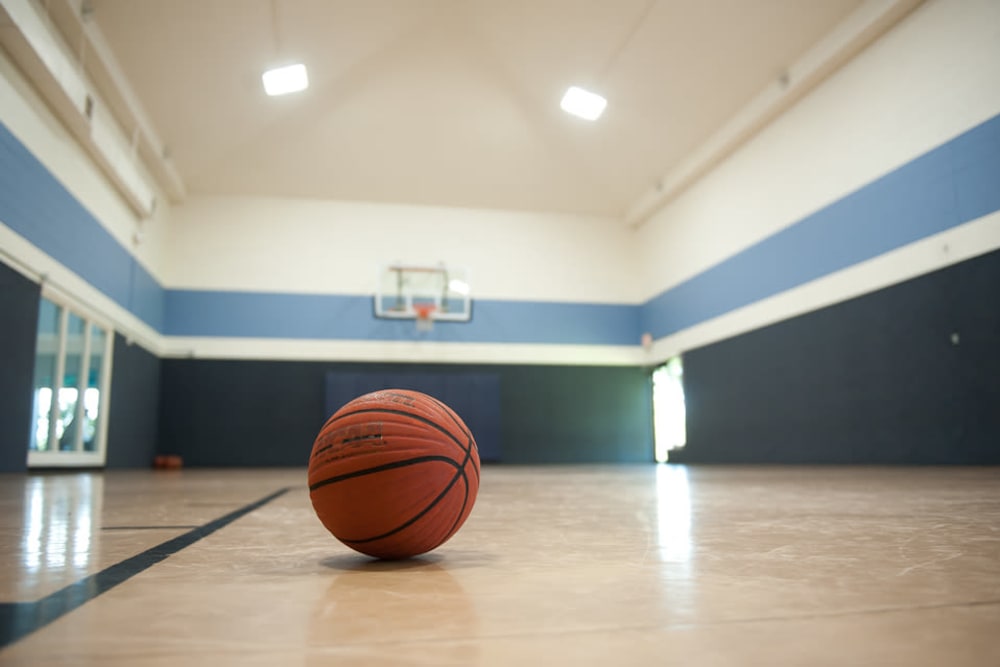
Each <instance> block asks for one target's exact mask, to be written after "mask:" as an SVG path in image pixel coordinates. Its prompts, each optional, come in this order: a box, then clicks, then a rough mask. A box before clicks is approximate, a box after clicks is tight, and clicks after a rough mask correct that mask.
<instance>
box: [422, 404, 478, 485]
mask: <svg viewBox="0 0 1000 667" xmlns="http://www.w3.org/2000/svg"><path fill="white" fill-rule="evenodd" d="M427 398H429V399H431V401H433V402H434V403H436V404H437V405H438V407H440V408H441V410H442V411H443V412H444V413H445V414H446V415H448V419H450V420H451V421H452V423H453V424H455V426H457V427H458V430H459V431H461V432H462V434H463V435H464V436H465V437H466V438H467V439H468V442H467V443H466V446H465V447H462V446H461V445H459V447H462V449H464V450H465V452H466V454H467V455H468V454H469V452H471V451H472V448H473V447H475V448H476V452H478V451H479V447H478V446H477V445H476V439H475V438H473V437H472V432H471V431H470V430H469V429H468V427H466V426H463V425H462V423H461V420H460V419H459V418H458V415H457V414H456V413H455V411H454V410H452V409H451V408H449V407H448V406H447V405H445V404H444V403H442V402H441V401H439V400H437V399H436V398H434V397H433V396H428V397H427ZM468 461H469V459H468V456H466V459H465V463H468ZM465 463H462V469H463V470H465ZM472 468H473V470H475V471H476V481H477V482H478V481H479V468H478V467H476V466H472ZM466 485H468V480H466Z"/></svg>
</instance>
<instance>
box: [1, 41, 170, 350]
mask: <svg viewBox="0 0 1000 667" xmlns="http://www.w3.org/2000/svg"><path fill="white" fill-rule="evenodd" d="M0 120H2V122H3V124H4V125H5V126H6V127H7V129H8V130H9V131H10V132H11V133H12V134H13V135H14V136H15V137H17V139H18V140H19V141H20V142H21V143H22V144H23V145H24V146H26V147H27V148H28V150H29V151H31V153H32V154H33V155H34V156H35V158H36V159H38V160H39V161H40V162H41V163H42V164H43V165H44V166H45V167H46V169H48V171H49V172H50V173H51V174H52V175H53V176H54V177H55V178H56V179H57V180H58V181H59V182H60V183H61V184H62V185H63V187H65V188H66V190H67V191H68V192H69V193H70V194H71V195H73V197H75V198H76V199H77V201H78V202H79V203H80V204H81V205H82V206H83V207H84V208H86V209H87V210H88V211H89V212H90V214H91V215H93V217H94V218H95V219H96V220H97V221H98V222H99V223H100V224H101V225H102V226H103V227H104V228H105V229H106V230H107V231H108V232H109V233H110V234H111V235H112V236H113V237H114V238H115V240H116V241H117V242H118V243H119V244H121V245H122V246H123V247H125V248H126V249H128V250H129V252H131V254H132V255H133V256H134V257H135V258H136V260H137V261H138V262H139V263H140V264H141V265H142V266H143V267H144V268H145V269H146V270H147V271H149V272H150V274H152V275H153V276H154V277H155V278H156V279H157V280H160V281H162V279H163V274H164V271H163V262H164V255H163V249H164V238H165V237H166V234H167V233H168V229H169V217H170V207H169V206H167V205H162V206H159V207H157V210H156V211H155V213H154V215H153V216H152V217H151V218H149V219H146V220H142V219H140V218H139V217H138V216H137V215H136V214H135V213H134V212H133V210H132V209H131V208H130V207H129V205H128V204H127V203H126V202H125V201H124V200H123V199H122V197H121V196H120V195H119V194H118V192H117V190H116V189H115V187H114V186H113V185H112V184H111V183H110V182H109V181H108V179H107V178H106V177H105V175H104V174H103V172H101V171H100V170H99V169H98V167H97V166H96V165H94V163H93V162H92V161H91V159H90V157H89V156H88V154H87V153H86V151H85V150H84V149H83V148H81V147H80V145H79V144H78V143H77V141H76V140H75V139H74V137H73V136H72V134H70V132H69V131H68V130H67V129H66V128H65V127H64V126H63V125H62V124H61V123H60V121H59V120H58V119H57V118H56V117H55V116H54V115H53V114H52V113H51V112H50V111H49V110H48V107H47V106H46V104H45V102H44V101H43V100H42V99H41V97H39V95H38V93H37V92H36V91H35V89H34V88H33V87H32V85H31V84H30V83H28V82H27V80H26V79H25V78H24V77H23V76H22V74H21V73H20V71H19V70H18V68H17V66H16V65H15V64H14V63H12V62H11V61H10V59H9V58H8V57H7V54H6V53H5V52H4V51H3V50H0ZM158 199H159V200H161V201H166V199H165V197H163V195H162V194H158ZM3 223H4V221H3V220H0V248H2V250H3V251H4V254H6V255H11V256H13V257H14V258H15V264H14V266H15V268H17V269H18V270H21V271H24V272H25V273H26V274H27V275H29V277H32V278H36V279H37V278H38V277H39V276H46V277H47V280H48V281H49V282H48V285H47V287H48V288H49V289H52V290H54V291H55V292H56V293H59V294H61V295H62V296H63V298H64V299H68V300H70V301H72V302H74V303H75V304H77V305H78V306H79V307H80V309H82V310H83V311H85V312H87V313H88V314H90V315H92V316H98V317H100V319H102V320H104V321H105V322H109V323H111V324H112V325H113V326H114V327H115V328H116V329H117V330H119V331H121V332H123V333H125V334H126V335H127V336H130V337H132V338H135V339H136V340H138V341H139V342H141V343H143V344H144V345H145V346H146V347H148V348H150V349H152V350H158V349H159V347H160V340H159V339H160V337H159V334H158V333H157V332H156V331H154V330H153V329H152V328H151V327H149V326H148V325H146V324H145V323H144V322H143V321H141V320H140V319H139V318H138V317H136V316H135V315H133V314H132V313H130V312H129V311H128V310H127V309H125V308H123V307H122V306H120V305H119V304H117V303H115V302H114V301H113V300H111V299H110V298H108V297H107V296H105V295H104V294H102V293H101V292H100V291H98V290H97V289H95V288H94V287H92V286H91V285H90V284H89V283H87V282H86V281H85V280H83V279H81V278H80V277H79V276H77V275H75V274H74V273H72V272H71V271H69V270H68V269H67V268H66V267H64V266H62V265H61V264H59V263H58V262H56V261H55V260H53V259H52V258H51V257H49V256H48V255H46V254H45V253H44V252H42V251H41V250H40V249H38V248H36V247H35V246H33V245H32V244H30V243H29V242H28V241H26V240H25V239H24V238H23V237H21V236H19V235H18V234H16V233H15V232H14V231H13V230H11V229H10V228H9V227H7V226H6V225H4V224H3ZM136 232H140V234H141V242H140V243H138V244H137V243H136V242H135V240H134V235H135V233H136Z"/></svg>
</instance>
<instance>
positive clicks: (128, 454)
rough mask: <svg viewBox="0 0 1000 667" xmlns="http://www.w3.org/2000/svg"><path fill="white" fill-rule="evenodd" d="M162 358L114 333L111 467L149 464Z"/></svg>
mask: <svg viewBox="0 0 1000 667" xmlns="http://www.w3.org/2000/svg"><path fill="white" fill-rule="evenodd" d="M159 413H160V359H159V358H158V357H157V356H156V355H154V354H152V353H151V352H149V351H148V350H146V349H145V348H143V347H140V346H139V345H135V344H132V343H129V342H128V341H126V340H125V338H123V337H122V336H121V334H116V335H115V349H114V365H113V366H112V372H111V406H110V415H111V421H110V422H109V423H108V446H107V452H108V457H107V467H108V468H146V467H149V465H150V463H151V462H152V460H153V456H154V455H155V451H156V439H157V438H158V437H159Z"/></svg>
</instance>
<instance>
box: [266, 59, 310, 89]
mask: <svg viewBox="0 0 1000 667" xmlns="http://www.w3.org/2000/svg"><path fill="white" fill-rule="evenodd" d="M260 78H261V80H262V81H263V82H264V92H265V93H267V94H268V95H271V96H272V97H273V96H275V95H287V94H288V93H297V92H299V91H300V90H305V89H306V88H308V87H309V75H308V74H307V73H306V66H305V65H303V64H302V63H296V64H294V65H286V66H285V67H276V68H274V69H269V70H267V71H266V72H264V74H263V75H262V76H261V77H260Z"/></svg>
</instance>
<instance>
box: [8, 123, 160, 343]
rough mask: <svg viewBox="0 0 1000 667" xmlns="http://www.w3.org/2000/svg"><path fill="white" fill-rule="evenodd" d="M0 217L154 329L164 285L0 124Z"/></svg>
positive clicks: (158, 321)
mask: <svg viewBox="0 0 1000 667" xmlns="http://www.w3.org/2000/svg"><path fill="white" fill-rule="evenodd" d="M0 174H2V175H3V176H2V179H0V221H2V222H3V223H4V224H5V225H7V226H8V227H10V228H11V229H12V230H14V231H15V232H17V233H18V234H20V235H21V236H23V237H24V238H25V239H27V240H28V241H30V242H31V243H32V244H34V245H35V246H37V247H38V248H40V249H41V250H42V251H43V252H45V253H46V254H48V255H49V256H51V257H52V258H53V259H55V260H56V261H58V262H59V263H60V264H62V265H63V266H65V267H66V268H68V269H70V270H71V271H73V272H74V273H76V274H77V275H79V276H80V277H81V278H83V279H84V280H86V281H87V282H88V283H90V284H91V285H93V286H94V287H95V288H96V289H98V290H100V291H101V292H102V293H103V294H105V295H106V296H107V297H108V298H110V299H111V300H112V301H114V302H115V303H117V304H118V305H120V306H122V307H123V308H126V309H128V310H129V311H131V312H132V313H133V314H135V315H136V316H137V317H139V318H140V319H142V320H143V321H144V322H146V323H147V324H148V325H149V326H151V327H153V328H154V329H157V330H160V329H162V327H163V308H162V305H160V302H161V301H162V292H163V289H162V288H161V287H160V286H159V285H158V284H156V281H155V280H153V278H152V276H150V275H149V273H148V272H147V271H146V270H145V269H144V268H143V267H142V266H141V265H140V264H139V263H138V262H137V261H136V260H135V258H133V257H132V255H131V254H130V253H129V251H128V250H126V249H125V248H124V247H122V245H121V244H120V243H118V241H117V240H116V239H115V238H114V237H113V236H112V235H111V234H110V233H109V232H108V231H107V230H106V229H105V228H104V227H103V226H102V225H101V224H100V223H99V222H98V221H97V220H96V219H95V218H94V216H93V215H91V214H90V212H89V211H87V209H86V208H84V207H83V206H82V205H81V204H80V203H79V202H78V201H77V200H76V199H75V198H74V197H73V195H71V194H70V193H69V191H67V190H66V188H64V187H63V185H62V184H61V183H60V182H59V181H58V180H57V179H56V178H55V177H54V176H52V174H51V173H50V172H49V171H48V169H46V168H45V166H44V165H43V164H42V163H41V162H39V161H38V160H37V159H36V158H35V156H34V155H32V154H31V152H30V151H29V150H28V149H27V148H26V147H25V146H24V145H23V144H22V143H21V142H20V141H18V139H17V138H16V137H15V136H14V135H13V134H12V133H11V132H10V130H8V129H7V127H6V126H5V125H3V124H2V123H0Z"/></svg>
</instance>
